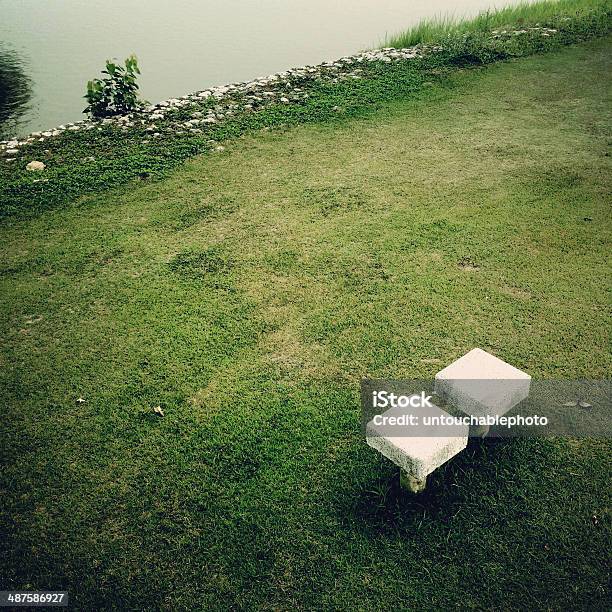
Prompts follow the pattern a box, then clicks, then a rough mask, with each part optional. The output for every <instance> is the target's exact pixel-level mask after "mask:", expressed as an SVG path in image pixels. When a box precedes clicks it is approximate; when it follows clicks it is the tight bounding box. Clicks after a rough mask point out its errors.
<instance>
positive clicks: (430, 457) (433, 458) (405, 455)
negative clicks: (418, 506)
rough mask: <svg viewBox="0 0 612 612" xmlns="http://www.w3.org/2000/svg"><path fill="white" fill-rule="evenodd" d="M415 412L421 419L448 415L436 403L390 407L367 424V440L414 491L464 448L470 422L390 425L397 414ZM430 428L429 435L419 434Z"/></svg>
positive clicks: (419, 488)
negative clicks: (417, 425) (434, 425)
mask: <svg viewBox="0 0 612 612" xmlns="http://www.w3.org/2000/svg"><path fill="white" fill-rule="evenodd" d="M410 415H412V416H413V417H416V418H418V419H421V418H422V417H423V416H425V415H427V416H430V417H436V416H437V417H442V416H444V417H448V416H449V415H448V413H446V412H445V411H444V410H441V409H440V408H438V407H437V406H433V405H432V406H431V407H428V408H400V407H396V408H390V409H389V410H387V411H386V412H384V413H382V414H381V415H377V417H375V418H374V419H372V420H371V421H370V422H369V423H368V424H367V425H366V442H367V444H368V445H369V446H371V447H372V448H374V449H376V450H377V451H379V452H380V453H381V454H382V455H383V456H384V457H386V458H387V459H390V460H391V461H392V462H393V463H395V465H397V466H398V467H399V468H400V482H401V484H402V486H403V487H405V488H407V489H409V490H410V491H412V492H413V493H419V492H420V491H422V490H423V489H425V486H426V484H427V476H428V475H429V474H431V472H433V471H434V470H435V469H436V468H438V467H440V466H441V465H442V464H443V463H446V462H447V461H448V460H449V459H451V458H452V457H454V456H455V455H456V454H457V453H459V452H461V451H462V450H463V449H464V448H465V447H466V446H467V441H468V434H469V427H468V426H467V425H452V426H446V427H438V428H436V427H420V428H419V427H411V426H410V425H405V426H401V425H389V424H388V423H389V422H390V421H391V422H393V419H397V418H398V417H409V416H410ZM425 432H427V434H428V435H419V433H425Z"/></svg>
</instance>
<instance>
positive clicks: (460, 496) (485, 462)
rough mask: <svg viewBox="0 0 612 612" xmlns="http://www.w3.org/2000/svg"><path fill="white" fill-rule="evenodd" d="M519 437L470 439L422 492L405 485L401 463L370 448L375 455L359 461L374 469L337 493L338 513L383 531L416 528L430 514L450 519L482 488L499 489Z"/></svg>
mask: <svg viewBox="0 0 612 612" xmlns="http://www.w3.org/2000/svg"><path fill="white" fill-rule="evenodd" d="M514 443H515V441H514V440H511V439H502V438H491V439H486V440H481V439H474V438H472V439H470V441H469V443H468V446H467V448H466V449H465V450H464V451H462V453H460V454H459V455H458V456H456V457H455V458H453V459H452V460H451V461H449V462H448V463H446V464H445V465H443V466H441V467H440V468H438V469H437V470H435V471H434V472H433V473H432V474H430V475H429V477H428V479H427V487H426V489H425V491H423V492H422V493H418V494H413V493H411V492H409V491H407V490H405V489H404V488H403V487H401V486H400V482H399V468H397V466H395V465H393V464H392V463H391V462H390V461H387V460H386V459H384V458H383V457H381V456H379V455H377V454H374V453H375V451H371V449H369V448H367V449H365V452H366V453H369V454H370V456H369V457H368V456H367V455H362V457H361V459H360V460H359V459H357V462H358V463H363V462H364V461H365V462H366V463H369V467H370V469H369V470H368V469H366V470H364V477H363V478H362V479H361V480H356V481H353V483H352V486H351V487H349V488H347V489H346V490H345V495H344V496H343V497H340V498H337V511H338V514H339V515H340V517H341V520H342V521H343V522H345V523H347V524H350V525H351V526H352V527H353V528H355V527H356V526H357V528H358V529H364V530H366V531H372V532H379V533H380V532H385V531H392V532H397V531H398V530H414V529H415V528H418V527H419V526H420V525H421V524H422V523H423V521H425V520H427V521H432V520H433V521H437V522H439V523H440V524H442V525H444V524H450V522H451V521H452V519H453V517H454V516H456V515H457V514H458V513H459V511H460V509H461V508H462V507H463V505H464V503H465V501H466V499H468V498H470V499H473V498H474V496H475V495H478V494H479V492H478V489H481V490H483V489H484V490H485V491H486V490H490V489H492V488H494V489H495V490H496V491H498V492H499V490H500V484H499V480H498V478H499V474H498V472H499V468H500V467H501V466H500V462H503V468H504V470H507V469H508V462H509V460H510V461H511V457H512V455H513V454H514V453H515V452H516V449H514V448H513V445H514ZM370 451H371V452H370ZM355 452H356V453H360V454H361V453H362V452H363V451H362V449H356V450H355Z"/></svg>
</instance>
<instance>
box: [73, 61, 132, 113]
mask: <svg viewBox="0 0 612 612" xmlns="http://www.w3.org/2000/svg"><path fill="white" fill-rule="evenodd" d="M102 74H106V75H108V76H106V77H105V78H103V79H93V81H89V82H88V83H87V93H86V94H85V96H84V97H85V99H86V100H87V102H88V104H87V108H86V109H85V110H84V111H83V112H84V113H88V114H89V115H91V116H92V117H109V116H112V115H121V114H124V113H129V112H130V111H133V110H136V109H138V108H139V107H140V106H142V104H143V102H142V101H141V100H139V98H138V83H137V82H136V78H137V75H139V74H140V69H139V68H138V60H137V59H136V57H135V56H134V55H130V57H128V58H127V59H126V60H125V67H124V66H121V65H120V64H115V63H114V62H112V61H111V60H106V70H103V71H102Z"/></svg>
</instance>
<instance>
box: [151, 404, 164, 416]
mask: <svg viewBox="0 0 612 612" xmlns="http://www.w3.org/2000/svg"><path fill="white" fill-rule="evenodd" d="M153 412H154V413H155V414H158V415H159V416H164V411H163V410H162V407H161V406H155V408H153Z"/></svg>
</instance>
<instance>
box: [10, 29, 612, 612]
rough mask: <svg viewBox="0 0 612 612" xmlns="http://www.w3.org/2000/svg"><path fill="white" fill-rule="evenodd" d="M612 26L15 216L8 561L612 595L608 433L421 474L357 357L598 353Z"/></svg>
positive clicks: (118, 582) (45, 576)
mask: <svg viewBox="0 0 612 612" xmlns="http://www.w3.org/2000/svg"><path fill="white" fill-rule="evenodd" d="M610 45H611V43H610V40H599V41H595V42H590V43H587V44H584V45H580V46H574V47H570V48H566V49H564V50H560V51H557V52H552V53H549V54H546V55H537V56H534V57H530V58H524V59H521V60H518V61H515V62H507V63H499V64H495V65H492V66H489V67H487V68H485V69H480V70H455V71H453V72H451V73H448V74H446V75H445V76H444V78H443V79H440V80H437V81H431V82H430V84H429V85H428V86H425V87H420V88H419V93H418V95H416V94H415V95H412V96H411V97H410V98H407V97H406V96H403V95H402V96H394V98H393V102H389V103H383V102H380V99H379V98H377V100H378V102H377V104H376V107H375V110H370V111H369V112H368V113H367V114H365V113H357V112H356V111H355V114H357V115H360V116H358V117H356V118H355V117H353V118H351V119H345V120H343V121H336V122H323V123H313V124H312V125H306V126H298V127H295V128H292V129H289V130H287V131H286V132H281V131H277V132H275V131H272V132H267V133H264V134H258V135H257V137H246V138H245V139H243V140H236V141H235V142H234V143H231V144H229V145H228V147H227V149H226V150H225V151H224V152H222V153H219V154H216V155H203V156H199V157H197V158H194V159H193V160H191V161H189V162H188V163H186V164H184V165H182V166H181V167H180V168H178V169H177V170H176V171H175V172H173V173H172V174H171V175H170V176H168V177H166V178H163V179H162V180H158V181H150V180H148V181H143V182H141V183H132V184H131V185H130V187H129V188H125V187H121V188H119V189H110V190H107V191H103V192H96V193H93V194H89V195H84V196H82V195H79V196H78V197H75V198H74V199H72V200H70V201H69V202H68V203H67V205H65V206H63V207H61V208H57V207H56V208H55V209H54V210H48V211H47V212H46V213H45V214H41V215H37V216H36V217H34V218H31V219H21V218H18V217H15V216H14V217H12V218H11V219H10V222H6V223H5V224H4V225H3V226H2V227H0V244H2V251H3V258H2V269H1V270H0V330H1V337H2V345H1V353H0V360H1V361H0V366H1V367H0V382H1V385H0V389H1V391H0V393H1V396H0V403H1V405H2V418H1V425H0V427H1V429H0V439H1V440H2V444H1V445H0V459H1V461H2V470H1V472H0V483H1V487H2V490H1V491H0V498H1V499H2V503H1V504H0V532H1V533H2V534H3V537H2V542H1V546H2V553H1V554H0V576H2V588H3V589H28V588H29V589H34V588H38V589H60V588H61V589H65V590H68V591H70V595H71V598H72V602H73V604H74V606H75V607H76V608H77V609H83V610H92V609H113V608H114V609H160V608H161V609H168V610H176V609H189V610H192V609H202V610H204V609H206V610H209V609H212V610H222V609H248V610H253V609H270V610H312V609H321V610H329V609H337V610H355V609H365V610H389V609H407V608H408V609H426V610H431V609H450V608H464V609H466V608H467V609H500V608H503V609H517V610H525V609H529V610H537V609H543V610H544V609H546V610H550V609H553V610H557V609H563V610H568V609H582V610H585V609H588V610H601V609H605V608H606V604H607V602H608V601H609V591H608V588H609V584H608V582H607V580H608V575H607V572H606V564H607V561H608V556H609V527H610V515H609V508H610V491H609V478H610V445H609V443H607V442H604V441H598V440H581V441H577V440H573V441H572V440H562V439H559V440H549V441H542V440H540V441H538V440H509V441H504V442H499V443H487V444H474V445H473V446H470V447H469V448H468V450H467V451H466V452H465V453H464V454H463V455H462V456H461V457H458V458H457V460H456V461H454V462H452V463H450V464H448V465H447V466H446V467H444V468H443V469H441V470H440V471H438V472H437V473H435V475H433V476H432V478H431V483H430V489H429V490H428V491H427V492H426V493H425V494H424V496H423V497H420V498H417V499H411V498H408V497H406V496H405V495H404V493H403V492H402V491H400V490H399V489H398V487H397V480H396V471H395V470H394V469H393V467H392V466H391V465H390V464H389V463H388V462H386V461H384V460H383V459H381V458H380V457H379V456H378V455H377V454H376V453H375V452H373V451H371V450H370V449H368V448H367V447H366V446H365V443H364V441H363V440H362V437H361V432H360V418H359V396H358V393H359V391H358V381H359V379H360V377H362V376H365V375H370V376H375V377H376V376H380V377H398V378H401V377H406V378H417V377H429V376H432V375H433V374H434V373H435V372H436V371H438V370H439V369H440V368H441V367H442V366H443V365H445V364H447V363H449V362H450V361H452V360H453V359H455V358H457V357H459V356H460V355H461V354H463V353H465V352H467V351H468V350H469V349H471V348H473V347H474V346H481V347H482V348H484V349H486V350H489V351H491V352H493V353H495V354H496V355H498V356H499V357H501V358H504V359H506V360H508V361H510V362H511V363H513V364H515V365H516V366H518V367H520V368H521V369H524V370H526V371H528V372H529V373H531V374H532V375H533V376H537V377H549V378H564V377H566V378H581V377H585V378H595V377H603V376H606V375H608V374H609V372H610V365H611V364H610V355H609V353H608V351H607V343H606V342H605V341H602V334H606V333H607V330H609V327H608V326H609V318H608V313H609V308H608V307H609V304H608V301H607V296H609V290H610V285H609V269H610V250H609V243H610V236H611V226H610V215H609V195H610V176H611V172H610V157H609V156H608V154H609V144H610V135H611V118H610V98H609V88H607V87H603V86H602V84H603V83H607V82H609V75H610V50H611V46H610ZM392 69H393V70H396V71H397V76H398V79H399V80H400V82H401V83H402V85H401V86H402V87H406V88H407V89H408V83H409V81H408V80H407V73H406V74H405V73H403V72H402V70H403V68H401V67H399V66H398V67H395V68H392ZM389 74H390V73H389V72H385V73H384V75H385V78H387V77H388V76H389ZM401 78H403V79H404V80H403V81H401ZM415 78H416V77H415ZM427 78H430V77H429V76H428V77H427ZM386 82H389V81H386ZM389 86H390V87H391V85H389ZM356 87H358V88H357V89H354V90H352V89H347V90H346V94H347V96H348V98H347V99H348V100H349V101H350V100H352V98H351V97H350V95H355V96H357V95H358V94H361V93H365V94H368V93H369V92H372V91H373V90H370V89H368V87H369V85H367V84H361V85H359V86H356ZM398 87H400V86H398ZM377 91H379V90H377ZM398 91H400V90H399V89H392V90H391V93H392V94H396V93H398ZM354 104H355V108H361V107H359V106H357V105H358V104H360V102H359V101H358V100H355V101H354ZM307 108H310V107H307ZM311 110H312V109H311ZM269 112H272V111H269ZM279 112H280V111H279ZM285 112H286V113H290V112H291V111H289V110H286V111H285ZM294 112H296V113H297V111H294ZM305 112H306V111H305ZM287 116H290V115H287ZM298 116H299V115H296V118H297V117H298ZM126 153H129V149H128V145H126ZM134 163H136V162H134ZM160 165H161V163H160ZM75 172H76V171H75ZM75 176H78V175H75ZM122 176H123V175H122ZM80 400H82V401H80ZM156 406H161V407H162V409H163V411H164V413H165V416H164V417H160V416H158V415H157V414H155V412H154V408H155V407H156Z"/></svg>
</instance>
